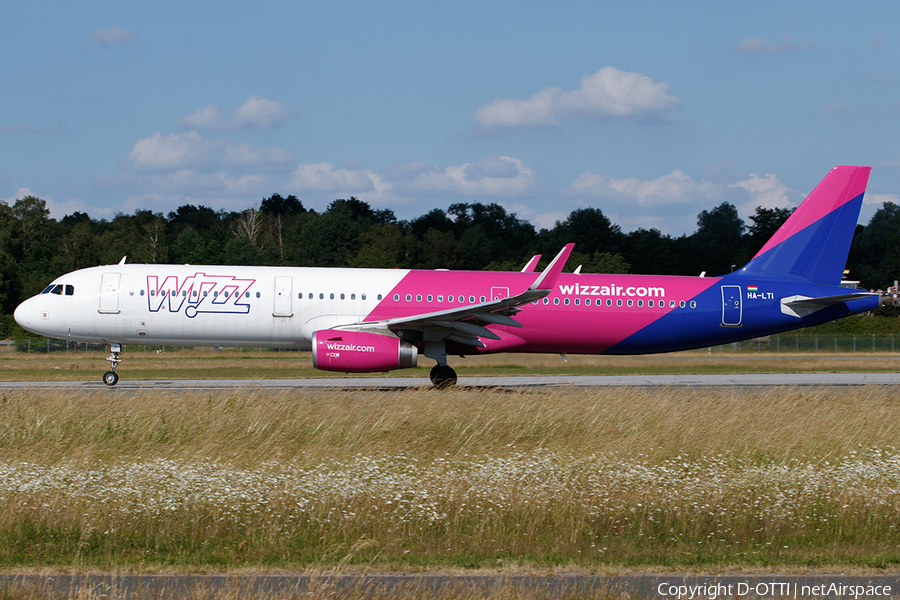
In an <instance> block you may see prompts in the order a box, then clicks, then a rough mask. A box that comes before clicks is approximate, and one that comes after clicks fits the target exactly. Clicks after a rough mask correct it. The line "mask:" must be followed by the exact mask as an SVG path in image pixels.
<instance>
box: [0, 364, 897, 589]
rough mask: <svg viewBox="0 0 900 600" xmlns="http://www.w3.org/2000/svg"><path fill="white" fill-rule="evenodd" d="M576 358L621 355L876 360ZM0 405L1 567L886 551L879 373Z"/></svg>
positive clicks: (732, 560)
mask: <svg viewBox="0 0 900 600" xmlns="http://www.w3.org/2000/svg"><path fill="white" fill-rule="evenodd" d="M170 354H176V353H170ZM184 354H185V356H184V357H161V356H159V355H157V356H153V357H147V358H146V359H143V360H134V361H132V362H131V363H127V364H129V366H130V367H131V368H132V369H133V370H132V371H131V372H130V373H129V376H134V377H138V376H140V375H139V374H140V373H142V372H144V373H146V372H153V370H154V369H162V370H166V369H168V368H170V367H171V366H172V365H173V364H174V363H177V362H179V361H182V362H183V363H184V364H186V365H193V364H199V365H200V367H198V368H199V369H201V370H202V369H203V368H207V367H208V365H207V364H206V362H205V361H207V360H208V359H207V358H206V357H199V358H198V357H197V356H196V355H190V354H189V353H184ZM198 354H199V353H198ZM132 356H136V354H135V355H132ZM51 358H53V357H51ZM90 358H91V361H90V362H91V364H92V365H93V364H94V361H96V359H97V355H91V357H90ZM290 358H291V359H292V360H289V359H284V358H281V357H274V358H273V357H272V356H268V355H262V356H261V357H256V358H252V359H251V358H243V357H238V358H234V357H227V356H221V357H217V358H215V359H213V362H214V363H215V364H214V366H213V367H212V368H213V369H214V370H215V372H216V373H218V375H215V376H223V372H222V370H224V376H227V377H233V376H235V371H236V369H238V368H240V365H245V364H246V363H247V362H255V361H260V364H262V365H264V366H263V367H259V368H260V369H262V370H263V372H264V373H265V374H267V375H268V376H272V374H273V373H274V374H276V375H275V376H277V374H279V373H280V371H281V369H282V367H281V366H282V365H289V364H291V363H296V355H294V356H291V357H290ZM41 360H42V361H43V360H44V359H43V358H42V359H41ZM81 360H82V359H81V358H80V357H76V359H73V362H72V363H69V364H70V366H71V365H81V364H86V363H81V362H80V361H81ZM511 360H512V359H511V358H510V357H508V356H507V357H502V356H501V357H492V358H478V359H476V360H475V361H472V362H475V363H476V366H475V368H477V369H486V370H488V371H489V372H490V370H491V369H500V370H504V369H505V371H504V372H506V373H508V372H509V371H510V370H511V369H521V370H522V372H523V373H533V372H535V371H536V370H537V369H541V368H551V367H544V365H549V364H551V363H552V364H555V360H558V357H556V359H554V358H552V357H550V358H548V357H533V358H529V359H528V360H526V361H522V362H521V363H520V364H517V365H516V364H512V363H511V362H510V361H511ZM576 361H583V363H581V362H576ZM576 361H573V360H571V359H570V364H569V367H570V369H571V368H572V367H573V366H574V367H576V369H577V368H584V369H608V370H611V371H607V372H626V373H629V372H681V371H679V370H678V369H684V372H696V369H697V368H698V367H699V366H701V365H705V368H709V369H733V367H732V365H734V366H736V367H738V368H741V369H746V368H757V369H760V368H761V369H762V370H768V369H769V366H770V365H771V366H772V367H774V366H775V365H776V363H777V365H780V367H781V368H780V369H774V368H773V370H777V371H784V370H785V369H789V370H794V369H796V370H820V371H828V370H843V369H844V368H845V367H844V366H843V364H844V362H846V363H847V364H849V365H850V366H853V365H859V364H860V363H863V365H864V369H865V370H874V369H873V367H872V364H877V365H880V367H879V368H890V366H891V365H893V364H895V363H894V362H893V360H892V359H891V358H890V357H885V356H877V357H867V358H865V359H864V360H859V359H858V358H855V357H854V358H853V359H844V358H842V357H833V358H828V359H826V360H824V361H823V360H818V359H817V358H816V357H807V358H804V357H794V360H793V362H792V363H791V364H786V362H787V361H785V360H784V357H781V356H777V357H760V358H758V359H746V358H742V359H740V360H734V359H725V360H724V361H723V360H718V361H717V360H714V359H713V358H710V357H704V356H703V355H700V354H699V353H695V354H694V355H693V356H688V355H686V354H681V355H675V356H663V357H656V358H653V359H651V360H649V361H648V359H646V358H645V359H624V358H622V359H616V358H613V359H604V360H601V359H597V358H584V359H576ZM592 361H597V362H592ZM641 361H647V362H641ZM759 361H762V362H759ZM842 361H843V362H842ZM573 362H574V363H575V364H574V365H573ZM723 363H724V364H723ZM869 363H872V364H869ZM48 364H49V363H48ZM57 366H59V365H57ZM16 368H21V369H22V370H23V371H26V372H42V369H45V368H47V367H46V365H44V366H40V367H37V368H35V367H34V366H33V365H29V361H28V360H26V359H11V360H8V361H7V362H3V363H2V369H3V371H4V374H5V375H6V376H9V372H10V371H13V370H15V369H16ZM145 368H146V370H145ZM248 368H257V367H248ZM292 368H296V367H290V366H287V367H284V370H290V369H292ZM29 369H30V370H31V371H29ZM86 369H87V368H86ZM86 369H85V370H86ZM617 369H621V370H620V371H616V370H617ZM73 372H77V371H76V370H75V369H71V368H69V369H67V370H66V372H65V375H70V374H71V373H73ZM575 372H578V371H577V370H576V371H575ZM711 372H717V371H711ZM732 372H733V371H732ZM461 374H464V373H462V372H461ZM291 376H294V375H291ZM0 414H2V415H3V419H2V421H0V567H3V568H5V569H10V568H17V569H19V568H24V569H35V568H46V567H48V566H50V567H54V568H66V569H90V568H99V569H113V570H121V569H126V570H140V571H159V570H167V569H186V570H210V569H212V570H229V569H263V570H281V569H290V570H305V569H323V570H345V569H360V568H375V569H384V570H390V569H405V570H433V569H459V568H462V569H501V570H506V569H511V570H522V569H526V570H527V569H551V570H559V569H581V570H603V569H621V568H641V569H681V568H692V569H697V568H747V569H751V568H790V569H820V570H821V569H832V568H863V569H865V568H873V569H878V568H896V567H897V565H898V563H900V532H898V525H900V521H898V519H897V515H898V514H900V451H898V450H897V449H896V448H895V445H896V444H897V440H898V439H900V394H898V393H897V392H896V391H895V390H892V389H887V388H875V387H873V388H803V389H784V388H773V389H757V390H734V389H727V390H723V389H671V390H669V389H650V390H648V389H629V388H621V389H603V390H552V391H547V390H539V391H513V392H498V391H495V390H490V389H458V390H453V391H449V392H438V391H434V390H430V389H422V390H414V391H366V390H360V391H333V390H332V391H328V390H318V391H317V390H307V391H301V392H296V391H293V392H285V391H264V390H254V389H252V388H249V389H243V390H234V391H222V392H213V393H209V392H204V393H200V392H196V393H191V392H188V393H172V392H168V393H166V392H161V391H140V390H137V391H127V390H124V389H110V390H99V391H94V392H89V393H82V392H77V393H75V392H68V391H47V390H34V391H29V390H12V391H7V392H4V393H3V394H2V397H0Z"/></svg>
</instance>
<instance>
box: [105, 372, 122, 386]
mask: <svg viewBox="0 0 900 600" xmlns="http://www.w3.org/2000/svg"><path fill="white" fill-rule="evenodd" d="M103 383H105V384H106V385H108V386H114V385H116V384H117V383H119V374H118V373H116V372H115V371H107V372H106V373H104V374H103Z"/></svg>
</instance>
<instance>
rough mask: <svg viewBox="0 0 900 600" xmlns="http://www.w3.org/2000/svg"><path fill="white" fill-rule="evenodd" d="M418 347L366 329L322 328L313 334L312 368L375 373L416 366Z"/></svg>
mask: <svg viewBox="0 0 900 600" xmlns="http://www.w3.org/2000/svg"><path fill="white" fill-rule="evenodd" d="M418 355H419V350H418V348H416V346H414V345H413V344H411V343H410V342H407V341H406V340H401V339H400V338H396V337H393V336H390V335H381V334H378V333H370V332H367V331H342V330H339V329H322V330H320V331H316V332H314V333H313V335H312V356H313V367H315V368H316V369H321V370H322V371H340V372H343V373H375V372H379V371H390V370H392V369H405V368H408V367H415V366H416V360H417V359H418Z"/></svg>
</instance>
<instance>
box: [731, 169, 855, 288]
mask: <svg viewBox="0 0 900 600" xmlns="http://www.w3.org/2000/svg"><path fill="white" fill-rule="evenodd" d="M870 170H871V167H835V168H833V169H832V170H831V172H830V173H828V175H826V176H825V179H823V180H822V182H821V183H819V185H817V186H816V189H814V190H813V191H812V193H810V195H809V196H807V197H806V200H804V201H803V203H802V204H800V206H799V207H798V208H797V210H795V211H794V213H793V214H792V215H791V216H790V217H789V218H788V220H787V221H785V222H784V225H782V226H781V227H780V228H779V229H778V231H776V232H775V235H773V236H772V239H770V240H769V241H768V242H766V245H765V246H763V247H762V249H761V250H760V251H759V252H757V253H756V256H754V257H753V260H751V261H750V262H749V263H747V265H746V266H744V268H743V269H741V270H740V271H738V273H740V274H741V275H742V276H745V277H765V278H768V279H772V278H779V279H788V280H791V279H805V280H808V281H812V282H814V283H821V284H825V285H840V282H841V277H842V275H843V272H844V266H845V265H846V263H847V254H849V252H850V242H851V241H852V240H853V232H854V231H855V230H856V221H857V219H859V209H860V207H861V206H862V199H863V194H864V193H865V191H866V183H867V182H868V181H869V171H870Z"/></svg>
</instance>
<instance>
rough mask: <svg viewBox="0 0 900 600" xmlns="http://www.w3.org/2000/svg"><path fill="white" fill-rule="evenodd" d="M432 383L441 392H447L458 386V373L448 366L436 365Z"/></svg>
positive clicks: (432, 372) (432, 373)
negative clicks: (448, 389)
mask: <svg viewBox="0 0 900 600" xmlns="http://www.w3.org/2000/svg"><path fill="white" fill-rule="evenodd" d="M429 377H431V383H432V384H434V387H435V388H437V389H439V390H445V389H447V388H451V387H453V386H454V385H456V371H454V370H453V367H450V366H448V365H434V367H433V368H432V369H431V374H430V375H429Z"/></svg>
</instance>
